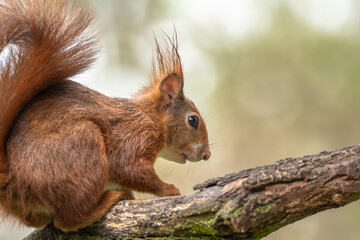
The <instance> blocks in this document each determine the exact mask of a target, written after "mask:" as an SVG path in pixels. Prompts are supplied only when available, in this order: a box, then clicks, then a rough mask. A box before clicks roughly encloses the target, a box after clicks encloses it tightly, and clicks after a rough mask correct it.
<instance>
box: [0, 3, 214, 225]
mask: <svg viewBox="0 0 360 240" xmlns="http://www.w3.org/2000/svg"><path fill="white" fill-rule="evenodd" d="M0 13H1V14H0V49H1V50H2V53H4V51H5V49H8V56H7V58H6V59H5V61H4V63H3V64H2V65H1V68H0V70H1V73H0V109H1V110H0V125H1V128H0V205H1V208H2V215H7V216H9V217H13V218H15V219H16V220H18V221H20V222H22V223H24V224H25V225H27V226H33V227H40V226H42V225H44V224H47V223H49V222H54V225H55V226H56V227H58V228H60V229H62V230H63V231H73V230H77V229H79V228H82V227H84V226H87V225H89V224H91V223H93V222H94V221H96V220H98V219H99V218H101V217H102V216H103V215H104V214H105V213H106V212H107V211H108V210H109V208H110V207H111V206H112V205H113V204H114V203H116V202H117V201H119V200H121V199H127V198H131V199H132V198H134V197H133V193H132V190H136V191H143V192H149V193H153V194H156V195H159V196H170V195H178V194H180V191H179V189H177V188H176V187H175V186H174V185H172V184H167V183H165V182H163V181H162V180H161V179H160V178H159V177H158V176H157V174H156V172H155V170H154V168H153V163H154V161H155V159H156V157H157V156H158V155H162V156H164V157H166V158H168V159H170V160H173V161H176V162H180V163H184V162H185V161H186V159H188V160H190V161H199V160H201V159H205V160H207V159H208V158H209V157H210V150H209V144H208V136H207V130H206V126H205V123H204V121H203V119H202V117H201V115H200V113H199V111H198V110H197V108H196V107H195V105H194V104H193V103H192V102H191V101H190V100H189V99H187V98H186V97H185V96H184V94H183V85H184V78H183V73H182V67H181V61H180V57H179V54H178V47H177V40H176V38H175V40H170V39H169V40H170V41H169V43H170V46H168V47H167V48H165V49H161V48H160V46H159V44H158V43H157V42H156V51H157V59H156V60H155V61H154V62H153V72H152V74H153V75H152V77H151V81H150V82H149V84H148V85H147V86H146V87H145V88H143V89H142V90H140V91H139V93H138V94H136V95H135V97H134V98H129V99H125V98H109V97H107V96H104V95H102V94H100V93H98V92H96V91H93V90H91V89H88V88H86V87H84V86H82V85H81V84H78V83H75V82H73V81H71V80H68V78H69V77H72V76H73V75H75V74H78V73H79V72H81V71H82V70H84V69H86V68H88V67H89V65H90V64H91V63H92V62H93V61H94V59H95V57H96V54H97V52H98V47H97V40H98V39H97V37H96V34H94V33H93V32H92V31H90V30H91V29H89V28H90V27H91V22H92V19H93V12H92V11H91V10H89V8H88V7H87V6H84V5H79V4H76V3H75V1H65V0H52V1H45V0H24V1H16V0H5V1H2V2H0ZM155 65H156V66H155ZM190 116H191V118H192V119H194V118H196V119H198V122H197V124H196V126H195V125H193V126H191V124H190V122H189V117H190ZM107 182H112V183H115V184H117V185H118V190H107V191H105V186H106V183H107Z"/></svg>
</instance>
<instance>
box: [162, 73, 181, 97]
mask: <svg viewBox="0 0 360 240" xmlns="http://www.w3.org/2000/svg"><path fill="white" fill-rule="evenodd" d="M182 89H183V84H182V81H181V79H180V77H179V76H178V75H177V74H176V73H171V74H170V75H169V76H167V77H166V78H164V79H163V80H162V81H161V84H160V90H161V92H162V93H163V94H164V95H166V96H167V97H169V99H170V100H172V99H175V98H176V97H177V96H178V95H179V94H180V93H181V92H182Z"/></svg>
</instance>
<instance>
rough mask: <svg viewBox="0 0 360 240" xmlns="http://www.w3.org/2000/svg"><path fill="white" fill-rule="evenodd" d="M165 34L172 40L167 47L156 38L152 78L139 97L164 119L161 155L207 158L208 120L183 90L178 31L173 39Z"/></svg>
mask: <svg viewBox="0 0 360 240" xmlns="http://www.w3.org/2000/svg"><path fill="white" fill-rule="evenodd" d="M166 37H167V39H168V40H169V41H168V42H169V44H167V45H166V48H164V49H163V48H160V46H159V43H158V41H157V40H156V38H155V42H156V48H155V50H156V58H155V59H154V60H153V63H152V75H151V81H150V83H149V84H148V85H147V86H145V87H144V88H143V89H142V90H141V91H140V92H139V94H138V98H140V99H143V101H142V102H143V103H145V104H146V105H147V106H148V108H151V109H152V114H156V115H157V118H158V119H161V123H162V125H163V129H165V130H164V131H165V134H164V135H165V136H166V143H165V146H164V147H163V149H161V151H160V153H159V156H160V157H163V158H165V159H167V160H170V161H174V162H177V163H185V162H186V160H189V161H192V162H197V161H200V160H208V159H209V158H210V156H211V152H210V147H209V141H208V133H207V130H206V125H205V122H204V120H203V118H202V117H201V115H200V112H199V110H198V109H197V108H196V106H195V104H194V103H193V102H192V101H191V100H190V99H188V98H186V97H185V95H184V92H183V88H184V77H183V71H182V65H181V59H180V56H179V54H178V42H177V35H176V31H175V34H174V37H173V38H172V39H171V38H170V37H169V36H167V35H166ZM143 105H144V104H143Z"/></svg>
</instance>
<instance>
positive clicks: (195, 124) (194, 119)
mask: <svg viewBox="0 0 360 240" xmlns="http://www.w3.org/2000/svg"><path fill="white" fill-rule="evenodd" d="M188 122H189V125H190V126H191V127H193V128H195V129H196V128H197V127H198V125H199V119H198V118H197V117H196V116H190V117H189V118H188Z"/></svg>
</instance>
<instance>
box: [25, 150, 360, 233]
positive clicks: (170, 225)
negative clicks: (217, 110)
mask: <svg viewBox="0 0 360 240" xmlns="http://www.w3.org/2000/svg"><path fill="white" fill-rule="evenodd" d="M194 189H195V190H197V192H196V193H194V194H192V195H186V196H177V197H161V198H152V199H146V200H130V201H121V202H119V203H118V204H116V205H115V206H114V207H113V208H112V209H111V210H110V211H109V212H108V214H107V215H106V216H104V218H103V219H101V221H99V222H97V223H95V224H93V225H92V226H89V227H87V228H85V229H82V230H80V231H78V232H73V233H62V232H61V231H59V230H57V229H56V228H54V227H53V226H52V225H48V226H45V227H43V228H42V229H39V230H36V231H34V232H33V233H32V234H30V235H29V236H28V237H27V238H26V239H27V240H31V239H73V238H77V237H79V238H81V239H83V238H85V239H101V238H110V239H117V238H148V239H151V238H163V237H170V238H167V239H182V238H189V237H195V238H197V237H198V238H200V237H202V238H203V237H205V238H209V239H217V238H219V239H221V238H229V239H235V238H236V239H259V238H261V237H264V236H266V235H268V234H270V233H271V232H274V231H276V230H277V229H279V228H281V227H283V226H285V225H287V224H290V223H293V222H295V221H297V220H299V219H302V218H305V217H307V216H310V215H313V214H315V213H317V212H320V211H324V210H326V209H329V208H336V207H340V206H344V205H346V204H348V203H351V202H353V201H355V200H357V199H359V198H360V145H358V146H353V147H348V148H344V149H340V150H336V151H332V152H321V153H320V154H316V155H311V156H304V157H301V158H286V159H283V160H280V161H278V162H276V163H275V164H272V165H266V166H261V167H257V168H253V169H247V170H242V171H240V172H238V173H232V174H229V175H226V176H224V177H218V178H214V179H209V180H207V181H206V182H204V183H202V184H198V185H196V186H195V187H194Z"/></svg>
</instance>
